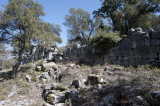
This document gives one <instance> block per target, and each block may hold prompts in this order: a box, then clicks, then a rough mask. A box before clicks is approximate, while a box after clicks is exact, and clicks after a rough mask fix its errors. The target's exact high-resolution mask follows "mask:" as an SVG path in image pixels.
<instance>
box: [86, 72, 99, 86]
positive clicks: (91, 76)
mask: <svg viewBox="0 0 160 106" xmlns="http://www.w3.org/2000/svg"><path fill="white" fill-rule="evenodd" d="M87 83H88V84H90V85H96V84H100V76H99V75H94V74H89V75H88V79H87Z"/></svg>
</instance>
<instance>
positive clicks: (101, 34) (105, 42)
mask: <svg viewBox="0 0 160 106" xmlns="http://www.w3.org/2000/svg"><path fill="white" fill-rule="evenodd" d="M120 40H121V38H120V37H119V36H118V32H106V31H104V30H102V29H99V30H98V31H97V34H96V36H95V37H93V39H92V44H93V46H94V47H95V49H97V50H99V51H100V52H101V53H102V54H105V53H107V52H108V50H109V49H111V48H112V47H114V46H116V45H117V43H118V42H119V41H120Z"/></svg>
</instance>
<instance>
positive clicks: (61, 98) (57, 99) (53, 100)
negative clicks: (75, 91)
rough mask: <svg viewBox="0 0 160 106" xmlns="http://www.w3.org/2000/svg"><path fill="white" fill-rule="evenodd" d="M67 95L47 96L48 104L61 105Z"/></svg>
mask: <svg viewBox="0 0 160 106" xmlns="http://www.w3.org/2000/svg"><path fill="white" fill-rule="evenodd" d="M64 98H65V95H60V94H48V96H47V102H48V103H51V104H55V103H59V102H61V101H64Z"/></svg>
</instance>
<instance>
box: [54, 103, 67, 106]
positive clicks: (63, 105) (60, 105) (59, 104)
mask: <svg viewBox="0 0 160 106" xmlns="http://www.w3.org/2000/svg"><path fill="white" fill-rule="evenodd" d="M55 106H65V104H64V103H57V104H55Z"/></svg>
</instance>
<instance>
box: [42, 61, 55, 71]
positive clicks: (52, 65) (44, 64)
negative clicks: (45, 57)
mask: <svg viewBox="0 0 160 106" xmlns="http://www.w3.org/2000/svg"><path fill="white" fill-rule="evenodd" d="M56 66H57V65H56V64H55V63H54V62H50V63H43V64H42V71H48V69H50V68H54V67H56Z"/></svg>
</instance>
